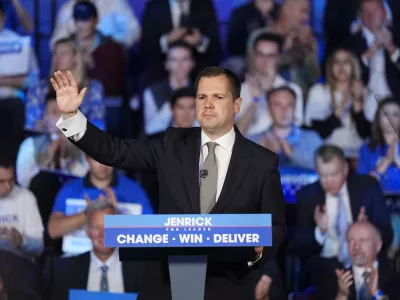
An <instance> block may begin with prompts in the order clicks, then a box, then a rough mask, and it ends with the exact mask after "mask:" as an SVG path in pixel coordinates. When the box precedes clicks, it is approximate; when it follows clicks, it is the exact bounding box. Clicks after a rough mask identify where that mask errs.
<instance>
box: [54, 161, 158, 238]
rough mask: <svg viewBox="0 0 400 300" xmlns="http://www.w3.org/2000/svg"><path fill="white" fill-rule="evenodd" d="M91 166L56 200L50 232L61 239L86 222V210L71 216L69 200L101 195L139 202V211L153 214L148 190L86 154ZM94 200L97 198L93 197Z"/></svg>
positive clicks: (59, 193) (122, 201) (115, 202)
mask: <svg viewBox="0 0 400 300" xmlns="http://www.w3.org/2000/svg"><path fill="white" fill-rule="evenodd" d="M86 160H87V161H88V163H89V166H90V169H89V172H88V174H87V175H86V176H85V177H84V178H79V179H76V180H72V181H70V182H68V183H67V184H65V185H64V186H63V187H62V188H61V190H60V191H59V192H58V195H57V197H56V199H55V202H54V206H53V211H52V213H51V215H50V219H49V226H48V230H49V235H50V237H51V238H53V239H55V238H60V237H63V236H65V235H67V234H70V233H73V232H75V231H76V230H78V229H79V228H81V227H82V226H83V224H84V221H85V212H84V211H83V212H81V213H78V214H76V215H68V213H67V200H68V199H86V200H87V201H88V202H89V203H91V202H92V201H93V200H94V199H98V198H99V197H100V196H101V195H102V197H101V198H103V197H104V196H106V198H107V200H108V201H109V202H110V203H114V204H115V205H117V204H118V203H131V204H136V206H137V211H138V214H151V213H152V212H153V211H152V209H151V205H150V202H149V200H148V198H147V196H146V193H145V192H144V191H143V189H142V188H140V187H139V185H138V184H137V183H135V182H134V181H132V180H130V179H128V178H127V177H125V176H123V175H120V174H118V173H117V172H115V171H114V169H113V168H111V167H108V166H105V165H102V164H100V163H98V162H97V161H95V160H94V159H93V158H91V157H88V156H86ZM91 199H93V200H91Z"/></svg>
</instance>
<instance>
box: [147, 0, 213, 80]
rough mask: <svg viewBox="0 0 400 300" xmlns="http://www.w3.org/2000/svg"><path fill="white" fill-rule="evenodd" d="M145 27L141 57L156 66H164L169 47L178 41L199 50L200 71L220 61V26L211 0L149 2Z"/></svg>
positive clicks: (198, 62)
mask: <svg viewBox="0 0 400 300" xmlns="http://www.w3.org/2000/svg"><path fill="white" fill-rule="evenodd" d="M142 28H143V32H142V41H141V50H142V54H143V56H144V57H146V59H147V60H148V61H149V62H150V63H151V64H152V65H153V66H156V65H157V64H160V63H162V62H163V60H164V58H165V53H166V52H167V49H168V45H169V44H171V43H174V42H176V41H179V40H183V41H184V42H186V43H188V44H189V45H191V46H192V47H193V48H194V49H197V51H196V53H197V56H196V62H197V65H196V68H197V69H198V70H199V71H200V70H201V69H202V68H203V67H205V66H207V65H210V64H217V63H218V62H219V60H220V59H221V44H220V37H219V25H218V20H217V15H216V12H215V9H214V6H213V1H211V0H190V1H188V0H153V1H149V2H148V3H147V4H146V7H145V10H144V13H143V20H142ZM196 74H197V72H196Z"/></svg>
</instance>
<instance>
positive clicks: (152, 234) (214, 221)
mask: <svg viewBox="0 0 400 300" xmlns="http://www.w3.org/2000/svg"><path fill="white" fill-rule="evenodd" d="M104 222H105V229H104V235H105V236H104V243H105V245H106V246H107V247H235V246H237V247H250V246H254V247H257V246H271V245H272V228H271V215H269V214H256V215H245V214H243V215H226V214H223V215H142V216H115V215H109V216H105V219H104Z"/></svg>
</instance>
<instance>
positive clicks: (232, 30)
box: [226, 0, 276, 56]
mask: <svg viewBox="0 0 400 300" xmlns="http://www.w3.org/2000/svg"><path fill="white" fill-rule="evenodd" d="M274 6H276V4H275V3H274V0H252V1H250V2H249V3H246V4H243V5H241V6H239V7H237V8H236V9H234V10H233V12H232V13H231V16H230V18H229V25H228V35H227V42H226V43H227V47H226V48H227V50H228V52H229V54H230V55H239V56H245V55H246V50H247V49H246V45H247V41H248V39H249V37H250V34H251V33H252V32H253V31H254V30H256V29H259V28H264V27H270V26H271V25H272V24H273V21H274V20H273V13H274V11H275V8H274Z"/></svg>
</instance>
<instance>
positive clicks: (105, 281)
mask: <svg viewBox="0 0 400 300" xmlns="http://www.w3.org/2000/svg"><path fill="white" fill-rule="evenodd" d="M107 271H108V267H107V266H106V265H104V266H101V278H100V291H101V292H108V279H107Z"/></svg>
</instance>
